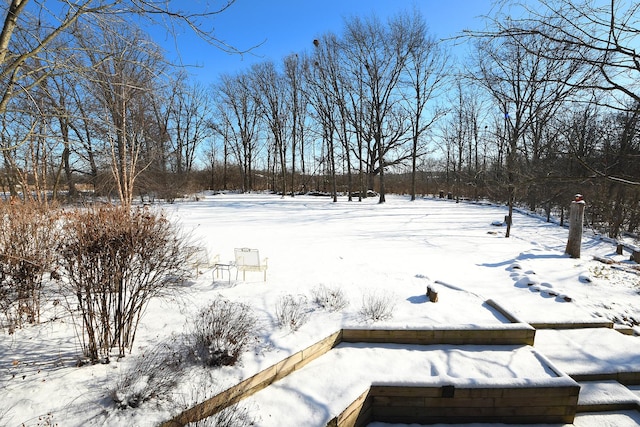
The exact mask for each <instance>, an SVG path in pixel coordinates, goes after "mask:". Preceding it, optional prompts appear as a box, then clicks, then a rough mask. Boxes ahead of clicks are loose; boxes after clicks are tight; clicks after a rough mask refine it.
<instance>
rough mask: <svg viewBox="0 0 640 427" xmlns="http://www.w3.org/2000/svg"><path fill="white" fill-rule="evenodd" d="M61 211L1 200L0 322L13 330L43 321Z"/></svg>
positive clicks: (7, 328) (11, 331)
mask: <svg viewBox="0 0 640 427" xmlns="http://www.w3.org/2000/svg"><path fill="white" fill-rule="evenodd" d="M58 215H59V213H58V212H57V211H56V210H53V209H51V208H49V207H47V206H43V205H39V204H35V203H29V204H22V203H18V204H9V203H2V202H0V312H1V313H2V316H3V317H4V318H3V321H2V323H1V324H0V326H1V327H2V328H3V329H5V330H7V331H8V332H9V333H13V331H15V329H16V328H19V327H21V326H22V325H23V324H24V323H37V322H39V321H40V305H41V298H42V292H43V283H44V280H45V274H46V273H48V272H50V271H51V269H52V264H53V260H54V249H53V248H54V247H55V243H56V241H57V240H58V236H59V228H58V227H56V220H57V219H58Z"/></svg>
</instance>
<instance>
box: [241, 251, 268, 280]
mask: <svg viewBox="0 0 640 427" xmlns="http://www.w3.org/2000/svg"><path fill="white" fill-rule="evenodd" d="M234 252H235V256H236V264H235V267H236V280H237V279H238V272H240V271H242V280H245V273H246V272H247V271H257V272H260V271H262V272H264V281H265V282H266V281H267V258H264V259H262V260H261V259H260V254H259V252H258V250H257V249H250V248H236V249H234Z"/></svg>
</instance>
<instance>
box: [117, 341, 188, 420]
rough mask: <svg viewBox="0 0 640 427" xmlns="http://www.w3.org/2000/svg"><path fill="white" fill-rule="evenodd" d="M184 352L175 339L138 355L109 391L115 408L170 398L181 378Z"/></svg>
mask: <svg viewBox="0 0 640 427" xmlns="http://www.w3.org/2000/svg"><path fill="white" fill-rule="evenodd" d="M184 359H185V358H184V352H183V351H181V347H180V346H179V344H178V342H177V341H176V340H175V337H174V339H172V340H168V341H166V342H162V343H160V344H158V345H155V346H152V347H150V348H149V349H148V350H147V351H145V352H144V353H142V354H141V355H140V356H137V357H136V358H135V359H134V361H133V362H132V364H131V365H130V367H129V368H128V369H127V370H126V372H125V373H124V374H123V375H122V376H121V377H120V379H119V380H118V382H117V384H116V386H115V388H114V389H113V390H112V392H111V396H112V398H113V401H114V402H115V403H116V405H117V406H118V408H120V409H125V408H137V407H138V406H140V405H141V404H142V403H143V402H146V401H148V400H150V399H158V400H169V397H170V392H171V390H172V389H173V388H174V387H175V386H176V384H177V383H178V381H179V380H180V378H181V366H182V364H183V362H184Z"/></svg>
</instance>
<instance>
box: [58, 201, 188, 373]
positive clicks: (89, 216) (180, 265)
mask: <svg viewBox="0 0 640 427" xmlns="http://www.w3.org/2000/svg"><path fill="white" fill-rule="evenodd" d="M63 231H64V240H63V241H62V243H61V244H60V245H59V254H60V264H61V267H62V270H63V273H64V277H63V280H61V283H63V285H64V286H65V287H66V290H67V295H71V296H72V298H76V299H77V305H78V308H79V311H80V315H81V317H82V319H81V322H78V323H79V324H81V332H80V333H79V336H80V338H81V341H82V345H83V348H84V352H85V355H86V356H87V357H88V358H89V359H90V360H91V361H93V362H95V361H98V360H108V359H109V353H110V350H111V349H112V348H117V349H118V356H119V357H123V356H124V355H125V352H126V350H127V349H130V348H131V346H132V345H133V341H134V338H135V333H136V329H137V326H138V323H139V321H140V319H141V317H142V314H143V313H144V309H145V307H146V306H147V304H148V303H149V301H150V300H151V299H152V298H154V297H161V296H168V295H171V290H172V289H174V288H175V287H176V286H177V285H178V284H180V283H181V281H182V280H183V279H184V278H185V277H186V275H187V274H188V271H187V270H188V256H189V255H188V254H189V252H188V251H187V250H186V246H187V241H186V239H185V238H184V237H182V236H181V235H180V233H179V232H178V229H177V228H176V227H175V226H174V225H173V224H172V223H171V222H169V221H168V220H167V219H166V218H165V217H164V216H163V215H162V214H158V213H154V212H151V211H149V210H147V209H146V208H138V209H133V210H130V209H127V208H123V207H112V206H103V207H98V208H92V209H89V210H85V211H74V212H71V213H69V214H68V215H67V217H66V222H65V224H64V226H63Z"/></svg>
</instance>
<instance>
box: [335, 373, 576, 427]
mask: <svg viewBox="0 0 640 427" xmlns="http://www.w3.org/2000/svg"><path fill="white" fill-rule="evenodd" d="M579 392H580V386H579V385H578V384H577V383H575V382H573V383H571V382H567V381H566V379H560V381H559V384H558V385H554V386H549V385H548V384H547V385H545V386H535V385H533V386H530V387H522V386H518V387H515V386H509V385H501V386H477V387H464V386H463V387H460V386H453V385H450V386H429V387H408V386H407V387H405V386H389V385H374V386H372V387H371V388H370V389H369V390H368V391H367V392H366V393H363V394H362V395H361V396H360V397H358V399H356V400H355V401H354V403H353V404H351V405H349V407H348V408H347V409H346V410H345V411H343V412H342V413H341V414H340V415H338V416H337V417H335V418H334V419H333V420H331V421H330V422H329V423H328V424H327V426H328V427H365V426H367V425H368V424H370V423H372V422H374V421H375V422H385V423H400V424H413V423H417V424H435V423H471V422H476V423H478V422H481V423H506V424H510V423H527V424H530V423H541V424H552V423H569V424H570V423H573V420H574V418H575V414H576V408H577V404H578V394H579Z"/></svg>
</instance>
